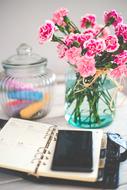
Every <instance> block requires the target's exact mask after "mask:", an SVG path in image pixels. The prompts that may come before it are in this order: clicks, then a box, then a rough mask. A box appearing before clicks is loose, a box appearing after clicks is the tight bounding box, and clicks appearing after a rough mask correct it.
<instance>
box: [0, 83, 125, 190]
mask: <svg viewBox="0 0 127 190" xmlns="http://www.w3.org/2000/svg"><path fill="white" fill-rule="evenodd" d="M64 92H65V86H64V84H62V83H59V84H57V85H56V87H55V97H54V104H53V107H52V110H51V111H50V113H49V114H48V115H47V116H46V117H45V118H42V119H39V120H37V121H39V122H46V123H52V124H57V125H60V126H67V123H66V121H65V119H64ZM123 100H125V101H124V104H122V101H123ZM117 102H118V103H117V112H116V116H115V120H114V122H113V123H112V125H110V126H109V127H106V128H104V129H103V130H104V131H112V132H117V133H120V134H121V135H122V136H124V137H125V138H126V139H127V99H126V96H124V95H123V94H121V93H119V94H118V101H117ZM0 118H3V119H8V118H7V117H6V116H5V114H4V113H3V112H2V110H1V108H0ZM57 189H59V190H66V189H68V190H71V189H73V190H81V189H84V190H86V189H89V190H92V188H88V187H86V188H85V187H82V186H71V185H69V186H68V185H58V184H56V185H55V184H50V181H49V183H46V184H42V183H41V184H39V183H34V182H32V181H28V180H25V179H23V178H21V177H17V176H16V175H12V174H10V173H3V172H0V190H57ZM118 189H119V190H127V161H125V162H123V163H121V164H120V184H119V187H118Z"/></svg>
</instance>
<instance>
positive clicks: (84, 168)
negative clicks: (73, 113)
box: [51, 130, 93, 172]
mask: <svg viewBox="0 0 127 190" xmlns="http://www.w3.org/2000/svg"><path fill="white" fill-rule="evenodd" d="M92 142H93V140H92V132H91V131H76V130H75V131H74V130H59V132H58V137H57V142H56V146H55V151H54V157H53V161H52V166H51V169H52V170H57V171H74V172H92V170H93V151H92V147H93V143H92Z"/></svg>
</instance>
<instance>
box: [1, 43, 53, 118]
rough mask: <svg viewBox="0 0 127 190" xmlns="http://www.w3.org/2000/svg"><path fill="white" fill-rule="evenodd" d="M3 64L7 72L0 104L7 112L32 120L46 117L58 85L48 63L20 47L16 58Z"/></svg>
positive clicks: (13, 115) (10, 114) (2, 81)
mask: <svg viewBox="0 0 127 190" xmlns="http://www.w3.org/2000/svg"><path fill="white" fill-rule="evenodd" d="M2 64H3V68H4V71H5V72H4V73H3V75H2V77H1V80H0V97H1V98H0V100H1V105H2V108H3V110H4V112H5V113H6V114H7V115H8V116H9V117H19V118H23V119H30V120H34V119H38V118H41V117H43V116H45V115H47V113H48V112H49V111H50V108H51V105H52V102H53V90H54V84H55V75H54V74H53V73H52V71H51V70H49V69H48V68H47V67H46V65H47V59H45V58H42V57H40V56H39V55H37V54H33V53H32V51H31V47H29V46H28V45H27V44H21V45H20V46H19V47H18V48H17V55H15V56H12V57H10V58H9V59H7V60H6V61H4V62H3V63H2Z"/></svg>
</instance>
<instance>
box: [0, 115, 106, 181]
mask: <svg viewBox="0 0 127 190" xmlns="http://www.w3.org/2000/svg"><path fill="white" fill-rule="evenodd" d="M61 129H63V128H60V127H59V126H54V125H50V124H44V123H39V122H34V121H28V120H22V119H16V118H11V119H10V120H9V121H8V122H7V124H6V125H5V126H4V127H3V129H2V130H1V131H0V152H1V154H0V167H2V168H7V169H11V170H16V171H21V172H26V173H28V174H31V175H35V176H42V177H52V178H60V179H67V180H78V181H88V182H95V181H97V177H98V168H99V158H100V148H101V140H102V136H103V132H102V130H96V129H95V130H85V131H92V138H93V171H92V172H89V173H87V172H68V171H67V172H65V171H53V170H51V164H52V160H53V155H54V150H55V145H56V141H57V134H58V130H61ZM64 129H66V130H80V131H84V130H83V129H76V128H73V127H66V128H64Z"/></svg>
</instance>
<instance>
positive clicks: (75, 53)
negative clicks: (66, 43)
mask: <svg viewBox="0 0 127 190" xmlns="http://www.w3.org/2000/svg"><path fill="white" fill-rule="evenodd" d="M65 56H66V58H67V61H68V62H69V63H71V64H72V65H76V64H77V62H78V60H79V58H80V56H81V48H76V47H74V46H73V47H72V48H70V49H68V50H67V51H66V53H65Z"/></svg>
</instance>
